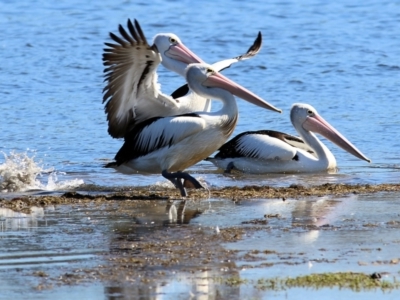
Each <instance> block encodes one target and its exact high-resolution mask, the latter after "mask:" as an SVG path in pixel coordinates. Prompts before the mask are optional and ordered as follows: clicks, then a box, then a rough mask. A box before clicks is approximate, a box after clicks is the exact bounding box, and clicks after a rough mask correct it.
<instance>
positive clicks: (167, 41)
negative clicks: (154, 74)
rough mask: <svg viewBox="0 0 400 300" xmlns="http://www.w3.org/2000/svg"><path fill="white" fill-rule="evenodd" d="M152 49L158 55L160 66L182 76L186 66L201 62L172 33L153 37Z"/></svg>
mask: <svg viewBox="0 0 400 300" xmlns="http://www.w3.org/2000/svg"><path fill="white" fill-rule="evenodd" d="M153 47H155V48H156V49H157V51H158V52H159V53H160V55H161V58H162V61H161V63H162V65H163V66H164V67H166V68H168V69H170V70H173V71H175V72H177V73H178V74H180V75H182V76H184V75H185V68H186V67H187V65H188V64H191V63H202V62H203V60H202V59H201V58H200V57H198V56H197V55H196V54H195V53H193V52H192V51H191V50H190V49H189V48H188V47H186V46H185V45H184V44H183V43H182V42H181V40H180V39H179V37H178V36H177V35H175V34H173V33H159V34H157V35H156V36H155V37H154V41H153Z"/></svg>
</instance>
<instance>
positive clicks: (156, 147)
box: [107, 64, 280, 196]
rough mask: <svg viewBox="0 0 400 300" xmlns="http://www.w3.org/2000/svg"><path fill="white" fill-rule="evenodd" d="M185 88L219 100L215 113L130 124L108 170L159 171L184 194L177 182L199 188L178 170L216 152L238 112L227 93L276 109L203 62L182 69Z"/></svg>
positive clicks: (191, 114) (229, 130)
mask: <svg viewBox="0 0 400 300" xmlns="http://www.w3.org/2000/svg"><path fill="white" fill-rule="evenodd" d="M186 80H187V82H188V84H189V87H190V88H191V89H192V90H193V91H194V92H196V93H197V94H199V95H200V96H202V97H206V98H212V99H216V100H220V101H222V103H223V106H222V108H221V109H220V110H219V111H217V112H208V113H207V112H197V113H189V114H185V115H178V116H171V117H156V118H152V119H149V120H146V121H145V122H142V123H140V124H138V125H137V126H135V127H134V128H133V129H132V130H131V131H130V132H129V133H128V134H127V135H126V136H125V143H124V145H123V146H122V148H121V149H120V150H119V151H118V153H117V155H116V156H115V160H116V161H115V162H114V163H110V164H108V165H107V167H113V168H115V169H116V170H118V171H121V172H124V173H126V172H128V170H131V171H132V173H136V172H144V173H161V174H162V175H163V176H164V177H165V178H167V179H169V180H170V181H171V182H173V183H174V184H175V186H176V187H177V188H179V190H180V191H181V195H182V196H186V191H185V189H184V187H183V184H182V181H181V180H188V181H190V182H191V183H192V184H193V186H194V187H195V188H201V187H202V186H201V184H200V183H199V182H198V181H197V180H196V179H194V178H193V177H192V176H190V175H189V174H188V173H184V172H182V171H183V170H185V169H186V168H188V167H190V166H192V165H194V164H196V163H197V162H199V161H201V160H203V159H205V158H206V157H207V156H209V155H211V154H212V153H213V152H214V151H216V150H217V149H218V148H219V147H220V146H221V145H222V144H223V143H224V142H225V141H226V140H227V139H228V138H229V136H230V135H231V134H232V132H233V130H234V128H235V126H236V122H237V118H238V109H237V104H236V101H235V98H234V97H233V95H232V94H234V95H236V96H238V97H240V98H243V99H244V100H247V101H249V102H251V103H253V104H255V105H258V106H260V107H263V108H266V109H270V110H273V111H278V112H280V110H278V109H276V108H275V107H273V106H272V105H270V104H268V103H267V102H265V101H264V100H262V99H261V98H260V97H258V96H256V95H255V94H253V93H252V92H250V91H248V90H246V89H245V88H243V87H241V86H239V85H238V84H236V83H235V82H233V81H231V80H229V79H228V78H226V77H224V76H223V75H221V74H220V73H218V72H215V70H213V69H212V68H211V66H208V65H205V64H191V65H189V66H188V68H187V72H186Z"/></svg>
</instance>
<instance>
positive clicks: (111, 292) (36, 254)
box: [0, 184, 400, 299]
mask: <svg viewBox="0 0 400 300" xmlns="http://www.w3.org/2000/svg"><path fill="white" fill-rule="evenodd" d="M399 189H400V185H397V184H382V185H345V184H325V185H320V186H308V187H305V186H299V185H296V186H290V187H287V188H272V187H266V186H265V187H256V186H248V187H244V188H235V187H232V188H224V189H218V190H211V191H209V192H208V191H192V190H190V191H189V195H190V198H189V199H187V200H186V201H182V199H180V198H178V193H177V192H176V191H175V190H173V189H164V190H154V191H151V190H150V189H149V188H143V189H135V190H131V191H128V190H121V191H120V192H117V193H112V194H110V193H106V192H105V191H99V192H96V193H93V192H90V193H88V192H67V193H64V194H62V195H59V196H56V195H43V196H40V195H39V196H38V195H30V196H20V197H15V198H12V199H0V228H1V231H0V240H1V243H2V246H1V250H0V253H1V254H0V288H1V289H2V291H3V293H2V295H0V299H3V298H2V297H4V299H9V298H15V297H17V298H19V297H25V298H32V299H33V298H40V299H53V298H59V299H64V298H65V299H70V298H71V297H73V295H77V296H82V295H85V299H99V298H103V299H104V298H105V299H158V298H163V299H190V298H192V299H263V298H286V297H288V296H297V298H298V297H300V298H305V297H316V296H318V297H322V298H324V297H327V296H328V295H329V297H334V296H335V295H336V296H338V297H340V298H346V297H352V298H354V297H356V298H357V299H369V298H371V299H372V298H374V299H375V298H376V297H377V296H379V297H380V298H381V297H387V298H393V299H395V298H397V297H398V296H399V295H400V292H399V284H398V276H399V271H400V265H399V259H400V254H399V251H398V248H399V244H400V239H399V235H398V230H399V228H400V213H399V211H400V210H399V204H400V202H399V201H398V198H399V196H400V192H399ZM396 280H397V281H396Z"/></svg>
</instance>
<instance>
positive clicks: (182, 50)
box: [165, 44, 204, 64]
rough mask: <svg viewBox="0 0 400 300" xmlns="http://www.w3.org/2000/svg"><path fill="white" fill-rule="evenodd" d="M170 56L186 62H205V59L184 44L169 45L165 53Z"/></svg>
mask: <svg viewBox="0 0 400 300" xmlns="http://www.w3.org/2000/svg"><path fill="white" fill-rule="evenodd" d="M165 54H166V55H167V56H168V57H171V58H173V59H176V60H179V61H181V62H184V63H186V64H194V63H204V61H203V60H202V59H201V58H200V57H198V56H197V55H196V54H194V53H193V52H192V51H191V50H190V49H189V48H188V47H186V46H185V45H184V44H175V45H172V46H171V47H169V49H168V50H167V51H166V53H165Z"/></svg>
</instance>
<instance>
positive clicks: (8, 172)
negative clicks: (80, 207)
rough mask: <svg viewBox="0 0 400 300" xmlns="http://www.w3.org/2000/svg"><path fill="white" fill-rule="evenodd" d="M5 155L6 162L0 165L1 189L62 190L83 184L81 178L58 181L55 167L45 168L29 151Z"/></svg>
mask: <svg viewBox="0 0 400 300" xmlns="http://www.w3.org/2000/svg"><path fill="white" fill-rule="evenodd" d="M3 155H4V159H5V161H4V163H3V164H1V165H0V191H1V192H3V193H7V192H21V191H27V190H32V189H39V190H47V191H53V190H60V189H71V188H75V187H78V186H80V185H82V184H83V183H84V182H83V180H81V179H74V180H67V181H58V178H57V173H56V172H55V171H54V169H53V168H48V169H45V168H44V167H43V166H41V162H37V161H35V156H32V157H30V156H29V155H28V153H15V152H11V153H10V154H9V155H7V154H5V153H4V152H3ZM46 178H47V182H46V183H42V182H41V181H40V179H42V181H46Z"/></svg>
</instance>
